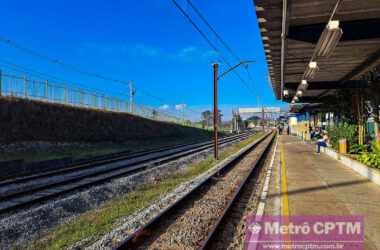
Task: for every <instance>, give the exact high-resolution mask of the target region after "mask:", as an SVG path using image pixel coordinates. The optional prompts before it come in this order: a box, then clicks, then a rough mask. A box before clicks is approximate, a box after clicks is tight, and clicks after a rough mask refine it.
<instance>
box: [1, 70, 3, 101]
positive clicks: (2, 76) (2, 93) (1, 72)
mask: <svg viewBox="0 0 380 250" xmlns="http://www.w3.org/2000/svg"><path fill="white" fill-rule="evenodd" d="M2 80H3V72H2V71H1V70H0V96H2V95H3V93H2V92H3V85H2Z"/></svg>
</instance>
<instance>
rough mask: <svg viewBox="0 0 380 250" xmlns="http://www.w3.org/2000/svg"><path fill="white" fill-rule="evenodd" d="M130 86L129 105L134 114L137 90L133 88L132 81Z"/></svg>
mask: <svg viewBox="0 0 380 250" xmlns="http://www.w3.org/2000/svg"><path fill="white" fill-rule="evenodd" d="M128 84H129V105H130V106H129V109H130V112H131V113H132V114H133V112H134V99H135V94H136V90H135V89H134V88H133V84H132V81H129V82H128Z"/></svg>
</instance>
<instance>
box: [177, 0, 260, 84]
mask: <svg viewBox="0 0 380 250" xmlns="http://www.w3.org/2000/svg"><path fill="white" fill-rule="evenodd" d="M172 3H173V4H174V5H175V6H176V7H177V9H178V10H179V11H180V12H181V13H182V15H183V16H184V17H185V18H186V20H187V21H188V22H189V23H190V24H191V25H192V26H193V27H194V28H195V29H196V30H197V32H198V33H199V34H200V35H201V36H202V37H203V39H204V40H205V41H206V42H207V43H208V45H209V46H210V47H211V48H212V49H213V50H214V51H215V52H217V53H218V55H219V57H220V59H221V60H222V61H223V62H224V63H225V64H226V65H227V66H228V67H230V68H231V67H232V65H231V64H230V63H229V62H228V61H227V59H226V58H225V57H224V56H223V55H222V53H221V52H220V50H219V49H218V48H217V47H216V46H215V45H214V44H213V43H212V42H211V40H210V39H209V38H208V36H207V35H206V34H205V33H204V32H203V31H202V30H201V28H199V26H198V25H197V24H196V23H195V22H194V20H193V19H192V18H191V17H190V15H189V14H188V13H187V12H186V11H185V10H184V9H183V8H182V7H181V6H180V5H179V4H178V2H177V1H176V0H172ZM233 72H234V74H235V75H236V76H237V77H238V78H239V79H240V81H241V82H242V83H243V84H244V85H245V87H246V88H247V89H248V90H249V91H252V90H251V89H250V87H249V85H248V84H247V82H246V81H245V80H244V79H243V78H242V77H241V75H240V74H239V73H238V72H236V71H233Z"/></svg>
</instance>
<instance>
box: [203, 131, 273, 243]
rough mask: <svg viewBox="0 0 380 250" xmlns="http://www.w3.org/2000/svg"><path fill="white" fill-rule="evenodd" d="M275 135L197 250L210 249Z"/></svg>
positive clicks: (263, 159) (267, 151)
mask: <svg viewBox="0 0 380 250" xmlns="http://www.w3.org/2000/svg"><path fill="white" fill-rule="evenodd" d="M275 138H276V136H274V137H273V138H272V140H271V141H270V143H269V144H268V145H267V146H266V147H265V149H264V151H263V153H262V154H261V155H260V157H259V159H258V160H257V161H256V162H255V167H253V168H252V169H251V171H250V173H249V174H248V175H247V176H246V177H245V179H244V181H243V182H242V183H241V184H240V185H239V188H238V189H237V190H236V192H235V193H234V194H233V198H232V199H231V200H230V201H229V202H228V204H227V206H226V208H225V209H224V211H223V213H222V216H220V217H219V219H218V221H217V222H216V223H215V224H214V227H213V228H212V229H211V231H210V233H209V234H208V236H207V239H206V240H205V241H203V242H202V243H201V246H200V247H199V248H198V249H199V250H206V249H210V247H211V245H212V243H213V242H215V238H216V235H217V232H218V230H219V229H220V228H221V227H222V226H223V224H224V223H223V222H224V221H225V220H226V217H227V214H228V213H229V211H231V208H232V207H233V206H234V204H235V203H236V201H237V200H238V199H239V197H240V195H241V194H242V191H243V190H244V188H245V187H246V186H247V183H249V180H250V179H251V178H252V177H253V176H255V175H256V174H257V173H258V171H259V170H260V168H261V166H262V165H263V164H264V162H265V159H266V157H267V155H268V153H269V152H270V149H271V148H272V145H273V142H274V141H275Z"/></svg>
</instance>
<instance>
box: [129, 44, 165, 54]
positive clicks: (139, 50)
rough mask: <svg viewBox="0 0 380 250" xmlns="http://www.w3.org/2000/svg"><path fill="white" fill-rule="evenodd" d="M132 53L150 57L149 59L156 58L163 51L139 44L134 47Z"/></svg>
mask: <svg viewBox="0 0 380 250" xmlns="http://www.w3.org/2000/svg"><path fill="white" fill-rule="evenodd" d="M131 51H132V52H133V53H134V54H135V55H138V56H148V57H156V56H159V55H161V54H162V50H161V49H160V48H157V47H153V46H149V45H145V44H137V45H136V46H134V47H133V48H132V49H131Z"/></svg>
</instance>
